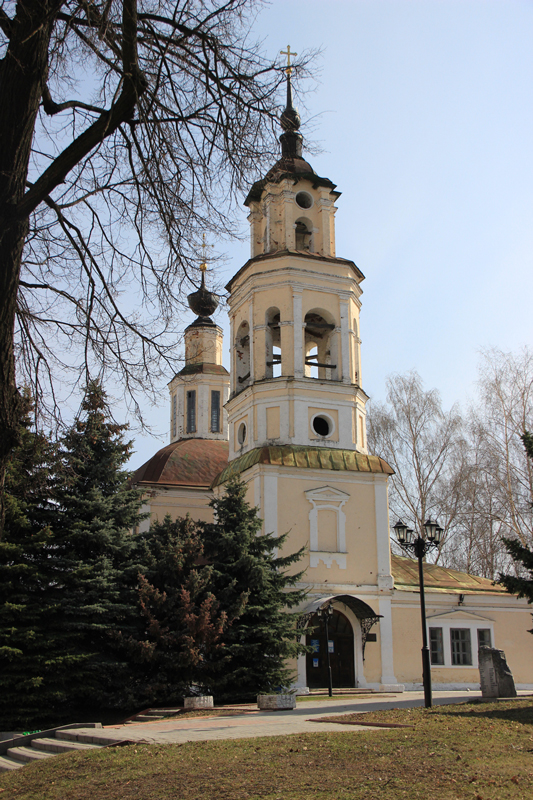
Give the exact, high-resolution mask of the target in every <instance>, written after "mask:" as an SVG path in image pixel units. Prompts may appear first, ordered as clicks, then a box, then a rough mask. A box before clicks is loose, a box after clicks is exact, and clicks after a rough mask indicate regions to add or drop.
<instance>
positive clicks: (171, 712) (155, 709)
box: [144, 706, 183, 716]
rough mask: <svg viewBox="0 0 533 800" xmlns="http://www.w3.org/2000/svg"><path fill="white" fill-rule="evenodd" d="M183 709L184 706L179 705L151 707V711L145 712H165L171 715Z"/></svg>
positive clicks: (146, 712)
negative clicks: (175, 706) (176, 706)
mask: <svg viewBox="0 0 533 800" xmlns="http://www.w3.org/2000/svg"><path fill="white" fill-rule="evenodd" d="M182 711H183V706H178V708H151V709H149V711H145V712H144V713H145V714H151V713H154V714H164V715H165V716H170V715H171V714H180V713H181V712H182Z"/></svg>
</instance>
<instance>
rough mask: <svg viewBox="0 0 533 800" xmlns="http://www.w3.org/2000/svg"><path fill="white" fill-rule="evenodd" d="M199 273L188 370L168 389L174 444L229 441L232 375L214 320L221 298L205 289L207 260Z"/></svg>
mask: <svg viewBox="0 0 533 800" xmlns="http://www.w3.org/2000/svg"><path fill="white" fill-rule="evenodd" d="M200 269H201V270H202V282H201V285H200V288H199V289H198V290H197V291H196V292H193V293H192V294H190V295H189V296H188V298H187V299H188V302H189V307H190V308H191V310H192V311H194V313H195V314H196V315H197V317H196V319H195V321H194V322H193V323H192V324H191V325H189V326H188V328H186V329H185V335H184V338H185V366H184V367H183V369H182V370H180V371H179V372H178V373H177V375H175V376H174V378H173V379H172V380H171V381H170V383H169V385H168V388H169V391H170V441H171V442H175V441H178V440H180V439H219V440H227V438H228V422H227V415H226V411H225V409H224V404H225V403H226V401H227V399H228V395H229V375H228V372H227V370H226V368H225V367H223V366H222V328H220V327H219V326H218V325H216V324H215V323H214V322H213V320H212V319H211V314H213V313H214V311H215V310H216V308H217V306H218V298H217V296H216V295H215V294H213V292H210V291H208V290H207V289H206V286H205V272H206V269H207V265H206V263H205V260H204V261H203V263H202V264H201V266H200Z"/></svg>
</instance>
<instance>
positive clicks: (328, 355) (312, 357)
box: [304, 309, 338, 380]
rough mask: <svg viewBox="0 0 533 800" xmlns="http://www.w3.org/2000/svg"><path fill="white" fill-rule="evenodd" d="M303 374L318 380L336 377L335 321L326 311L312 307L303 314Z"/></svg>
mask: <svg viewBox="0 0 533 800" xmlns="http://www.w3.org/2000/svg"><path fill="white" fill-rule="evenodd" d="M304 322H305V344H304V352H305V363H304V374H305V375H306V377H309V378H318V379H319V380H337V379H338V357H337V354H338V345H337V333H336V331H335V328H336V325H335V321H334V319H333V318H332V316H331V315H330V314H328V312H326V311H323V310H322V309H312V310H311V311H308V312H307V314H306V315H305V320H304Z"/></svg>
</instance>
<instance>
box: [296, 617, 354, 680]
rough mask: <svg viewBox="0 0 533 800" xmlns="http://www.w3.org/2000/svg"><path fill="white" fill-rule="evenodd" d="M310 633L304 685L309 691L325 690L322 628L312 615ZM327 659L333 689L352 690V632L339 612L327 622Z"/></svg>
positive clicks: (325, 662) (325, 655) (325, 647)
mask: <svg viewBox="0 0 533 800" xmlns="http://www.w3.org/2000/svg"><path fill="white" fill-rule="evenodd" d="M309 630H311V632H310V633H308V635H307V641H306V643H307V644H308V645H310V646H312V647H313V652H312V653H308V654H307V657H306V660H307V685H308V686H309V688H310V689H321V688H327V686H328V657H327V642H326V631H325V628H324V624H323V623H322V622H321V621H320V619H319V617H318V616H317V615H316V614H315V615H314V616H313V617H312V619H311V620H310V622H309ZM329 649H330V653H329V657H330V661H331V677H332V683H333V686H334V688H337V689H341V688H347V687H353V686H355V665H354V653H353V629H352V626H351V624H350V622H349V621H348V619H347V618H346V617H345V616H344V614H341V613H340V611H334V612H333V616H332V617H331V619H330V622H329Z"/></svg>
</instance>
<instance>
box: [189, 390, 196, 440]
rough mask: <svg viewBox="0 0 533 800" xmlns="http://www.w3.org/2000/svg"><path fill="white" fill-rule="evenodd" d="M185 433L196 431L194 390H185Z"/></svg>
mask: <svg viewBox="0 0 533 800" xmlns="http://www.w3.org/2000/svg"><path fill="white" fill-rule="evenodd" d="M187 433H196V391H195V390H194V389H192V390H191V391H189V392H187Z"/></svg>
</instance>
